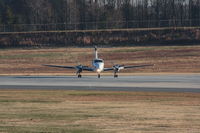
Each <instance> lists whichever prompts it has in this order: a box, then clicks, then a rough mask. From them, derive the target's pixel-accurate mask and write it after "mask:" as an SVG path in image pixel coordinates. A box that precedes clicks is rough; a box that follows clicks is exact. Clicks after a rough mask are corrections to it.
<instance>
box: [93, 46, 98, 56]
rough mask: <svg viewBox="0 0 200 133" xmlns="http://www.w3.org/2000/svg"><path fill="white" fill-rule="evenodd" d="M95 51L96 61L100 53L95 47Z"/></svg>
mask: <svg viewBox="0 0 200 133" xmlns="http://www.w3.org/2000/svg"><path fill="white" fill-rule="evenodd" d="M94 50H95V59H98V51H97V46H95V47H94Z"/></svg>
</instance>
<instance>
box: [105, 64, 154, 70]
mask: <svg viewBox="0 0 200 133" xmlns="http://www.w3.org/2000/svg"><path fill="white" fill-rule="evenodd" d="M146 66H153V65H137V66H120V67H121V68H122V69H128V68H139V67H146ZM112 70H115V68H114V67H112V68H104V71H112Z"/></svg>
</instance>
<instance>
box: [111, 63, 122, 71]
mask: <svg viewBox="0 0 200 133" xmlns="http://www.w3.org/2000/svg"><path fill="white" fill-rule="evenodd" d="M113 68H114V71H115V72H119V71H120V70H122V69H124V65H119V64H116V65H113Z"/></svg>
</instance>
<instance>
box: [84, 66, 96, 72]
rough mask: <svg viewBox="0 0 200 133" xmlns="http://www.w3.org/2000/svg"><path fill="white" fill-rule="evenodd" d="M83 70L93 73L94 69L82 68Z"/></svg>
mask: <svg viewBox="0 0 200 133" xmlns="http://www.w3.org/2000/svg"><path fill="white" fill-rule="evenodd" d="M83 70H85V71H90V72H93V71H94V69H93V68H90V67H83Z"/></svg>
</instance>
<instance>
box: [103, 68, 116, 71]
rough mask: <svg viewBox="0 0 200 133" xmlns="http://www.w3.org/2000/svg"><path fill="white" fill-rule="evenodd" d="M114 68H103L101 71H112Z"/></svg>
mask: <svg viewBox="0 0 200 133" xmlns="http://www.w3.org/2000/svg"><path fill="white" fill-rule="evenodd" d="M112 70H114V68H104V69H103V71H112Z"/></svg>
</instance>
